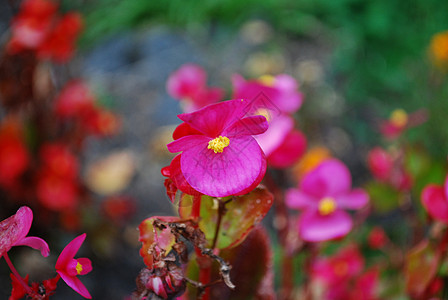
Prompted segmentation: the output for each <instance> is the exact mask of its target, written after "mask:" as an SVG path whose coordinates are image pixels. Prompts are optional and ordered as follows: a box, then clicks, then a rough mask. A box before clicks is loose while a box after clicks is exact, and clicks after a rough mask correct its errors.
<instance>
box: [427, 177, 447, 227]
mask: <svg viewBox="0 0 448 300" xmlns="http://www.w3.org/2000/svg"><path fill="white" fill-rule="evenodd" d="M421 201H422V204H423V207H424V208H425V209H426V211H427V212H428V214H429V215H430V216H431V217H432V218H434V219H436V220H438V221H441V222H443V223H445V224H448V176H447V177H446V179H445V184H444V185H443V186H440V185H436V184H429V185H427V186H426V187H425V188H424V189H423V191H422V195H421Z"/></svg>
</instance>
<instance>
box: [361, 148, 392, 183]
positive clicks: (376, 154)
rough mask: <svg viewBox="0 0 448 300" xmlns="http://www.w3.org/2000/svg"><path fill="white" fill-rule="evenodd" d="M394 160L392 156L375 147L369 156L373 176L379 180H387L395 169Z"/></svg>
mask: <svg viewBox="0 0 448 300" xmlns="http://www.w3.org/2000/svg"><path fill="white" fill-rule="evenodd" d="M393 164H394V162H393V159H392V157H391V156H390V154H389V153H388V152H387V151H386V150H384V149H382V148H380V147H375V148H373V149H372V150H370V151H369V153H368V154H367V165H368V167H369V169H370V172H372V174H373V176H375V178H377V179H378V180H387V179H388V178H389V176H390V173H391V171H392V167H393Z"/></svg>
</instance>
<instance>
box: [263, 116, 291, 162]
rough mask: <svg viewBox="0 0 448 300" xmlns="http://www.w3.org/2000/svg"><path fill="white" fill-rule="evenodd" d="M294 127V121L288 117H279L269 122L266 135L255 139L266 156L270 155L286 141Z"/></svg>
mask: <svg viewBox="0 0 448 300" xmlns="http://www.w3.org/2000/svg"><path fill="white" fill-rule="evenodd" d="M293 127H294V120H293V119H292V118H291V117H290V116H288V115H279V116H277V117H274V118H273V119H272V120H271V121H269V128H268V130H266V132H265V133H263V134H260V135H258V136H256V137H255V139H256V140H257V141H258V143H259V144H260V147H261V149H263V152H264V153H265V154H266V155H268V156H269V155H270V154H271V152H273V151H274V150H275V149H276V148H277V147H279V145H280V144H281V143H282V142H283V141H284V139H285V138H286V136H287V135H288V132H290V131H291V130H292V129H293Z"/></svg>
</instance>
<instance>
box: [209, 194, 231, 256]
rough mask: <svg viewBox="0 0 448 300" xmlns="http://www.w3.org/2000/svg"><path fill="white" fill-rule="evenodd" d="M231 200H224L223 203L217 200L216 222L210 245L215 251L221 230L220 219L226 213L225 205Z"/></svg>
mask: <svg viewBox="0 0 448 300" xmlns="http://www.w3.org/2000/svg"><path fill="white" fill-rule="evenodd" d="M233 199H234V197H232V198H230V199H229V200H226V201H225V202H222V201H221V200H218V201H219V207H218V221H217V223H216V229H215V235H214V237H213V243H212V246H211V248H212V249H215V247H216V244H217V242H218V236H219V230H220V229H221V223H222V217H224V215H225V214H226V212H227V209H226V204H227V203H229V202H231V201H232V200H233Z"/></svg>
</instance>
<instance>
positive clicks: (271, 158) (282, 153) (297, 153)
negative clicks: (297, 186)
mask: <svg viewBox="0 0 448 300" xmlns="http://www.w3.org/2000/svg"><path fill="white" fill-rule="evenodd" d="M306 145H307V141H306V137H305V135H304V134H303V133H302V132H300V131H299V130H297V129H293V130H291V131H290V132H289V133H288V134H287V135H286V137H285V139H284V140H283V143H281V144H280V146H278V147H277V148H276V149H275V150H274V151H273V152H271V153H270V154H269V155H267V159H268V164H269V165H270V166H272V167H274V168H287V167H290V166H291V165H293V164H294V163H295V162H296V161H297V160H298V159H299V158H300V157H302V156H303V154H305V151H306Z"/></svg>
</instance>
